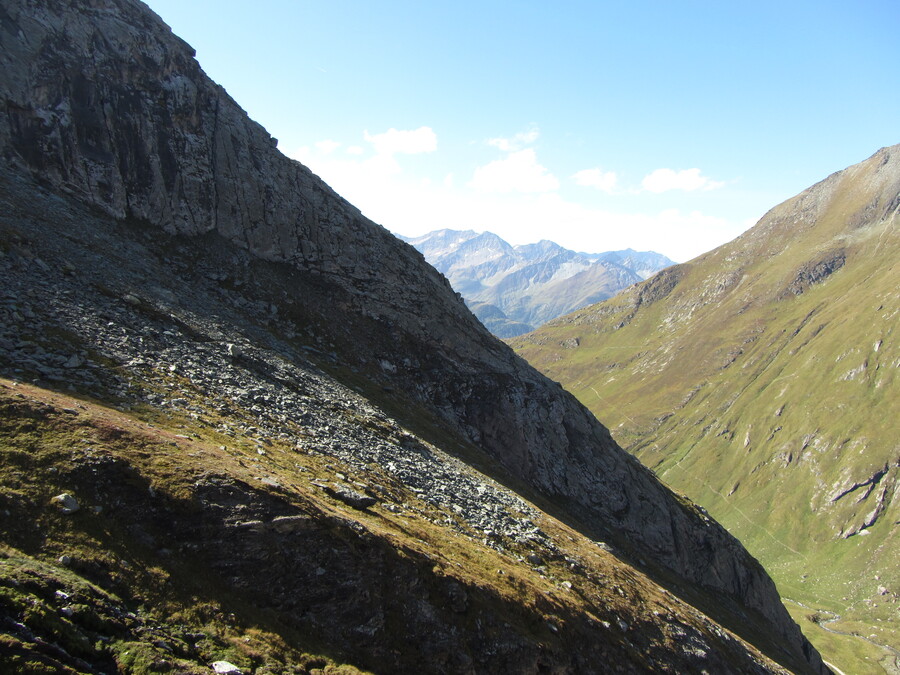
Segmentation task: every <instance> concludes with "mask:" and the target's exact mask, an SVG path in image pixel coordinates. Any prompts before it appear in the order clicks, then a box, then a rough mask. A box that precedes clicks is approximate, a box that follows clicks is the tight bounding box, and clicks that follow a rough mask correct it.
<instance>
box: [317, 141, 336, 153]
mask: <svg viewBox="0 0 900 675" xmlns="http://www.w3.org/2000/svg"><path fill="white" fill-rule="evenodd" d="M315 146H316V150H318V151H320V152H321V153H323V154H325V155H330V154H331V153H332V152H334V151H335V150H337V149H338V148H339V147H341V144H340V143H338V142H337V141H330V140H324V141H319V142H318V143H316V144H315Z"/></svg>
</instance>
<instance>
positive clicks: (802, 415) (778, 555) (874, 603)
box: [512, 145, 900, 673]
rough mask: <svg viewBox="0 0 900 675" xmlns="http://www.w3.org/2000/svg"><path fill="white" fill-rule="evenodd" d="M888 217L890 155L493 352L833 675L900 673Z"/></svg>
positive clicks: (896, 385) (898, 161) (898, 273)
mask: <svg viewBox="0 0 900 675" xmlns="http://www.w3.org/2000/svg"><path fill="white" fill-rule="evenodd" d="M898 214H900V145H895V146H893V147H889V148H885V149H883V150H880V151H879V152H877V153H876V154H875V155H873V156H872V157H870V158H869V159H868V160H866V161H864V162H861V163H860V164H857V165H854V166H852V167H850V168H848V169H845V170H844V171H840V172H838V173H835V174H833V175H831V176H829V177H828V178H826V179H825V180H823V181H821V182H820V183H818V184H816V185H814V186H812V187H810V188H809V189H808V190H806V191H804V192H803V193H801V194H799V195H797V196H796V197H794V198H793V199H790V200H788V201H786V202H784V203H783V204H781V205H779V206H777V207H775V208H773V209H772V210H771V211H770V212H769V213H768V214H766V215H765V216H764V217H763V218H762V219H761V220H760V222H759V223H758V224H757V225H756V226H755V227H753V228H752V229H750V230H748V231H747V232H746V233H745V234H743V235H741V236H740V237H738V238H737V239H735V240H734V241H732V242H730V243H728V244H726V245H724V246H722V247H720V248H718V249H716V250H714V251H711V252H709V253H707V254H705V255H702V256H700V257H698V258H696V259H695V260H692V261H690V262H689V263H686V264H683V265H677V266H674V267H672V268H670V269H667V270H665V271H664V272H661V273H660V274H658V275H656V276H655V277H654V278H652V279H651V280H649V281H647V282H644V283H642V284H639V285H637V286H635V287H633V288H631V289H629V290H628V291H626V292H624V293H621V294H619V295H618V296H616V297H615V298H612V299H611V300H608V301H606V302H604V303H601V304H598V305H595V306H592V307H588V308H584V309H582V310H579V311H577V312H575V313H573V314H571V315H569V316H566V317H561V318H559V319H556V320H554V321H552V322H551V323H549V324H548V325H546V326H544V327H542V328H541V329H539V330H538V331H535V332H534V333H532V334H530V335H527V336H523V337H522V338H519V339H517V340H514V341H512V346H513V347H514V348H515V349H516V350H517V351H518V352H519V353H520V354H521V355H522V356H524V357H525V358H527V359H528V361H529V362H531V363H532V364H533V365H535V366H538V367H539V368H541V369H542V370H543V371H544V372H545V373H546V374H548V375H549V376H550V377H552V378H554V379H556V380H558V381H559V382H561V383H562V384H563V385H564V386H566V387H567V388H568V389H569V390H570V391H572V393H574V394H575V395H576V396H578V397H579V398H580V399H581V401H583V402H584V403H585V404H587V405H588V406H589V407H590V408H591V409H592V410H593V411H594V413H595V414H596V415H597V416H598V417H599V418H600V419H601V420H603V421H604V422H606V423H608V424H609V425H610V428H611V429H612V430H613V434H614V436H615V437H616V440H617V441H618V442H619V443H621V444H622V445H623V447H625V448H626V449H628V450H630V451H631V452H632V453H634V454H635V455H636V456H637V457H638V458H639V459H640V460H641V461H642V462H643V463H644V464H646V465H647V466H649V467H650V468H652V469H653V470H654V471H655V472H656V474H657V475H658V476H659V477H660V478H661V479H662V480H664V481H665V482H666V483H667V484H668V485H671V486H672V487H673V488H674V489H676V490H680V491H683V492H684V493H685V494H686V495H687V496H688V497H690V498H691V499H693V500H695V501H696V502H698V503H699V504H702V505H703V506H704V507H706V508H707V509H708V510H709V512H710V514H712V515H713V516H714V517H715V518H716V519H718V520H720V521H721V522H723V523H725V524H726V526H727V527H728V528H729V529H730V530H731V531H732V532H733V533H734V534H735V535H737V536H738V537H739V538H740V539H741V541H744V542H746V543H747V545H748V548H750V550H751V552H753V553H754V555H756V556H757V557H758V558H759V559H760V561H761V562H762V563H763V564H764V565H765V566H766V568H767V569H769V570H771V571H772V574H773V576H774V577H775V580H776V582H777V584H778V587H779V589H780V590H781V592H782V594H783V597H789V598H792V599H794V600H796V601H797V602H796V603H794V604H793V605H792V606H793V607H794V608H795V611H796V613H797V615H799V616H801V617H802V618H803V619H807V618H810V617H811V619H810V620H811V621H812V623H805V625H806V627H807V628H808V629H809V630H810V633H809V635H810V638H811V639H812V640H813V642H814V643H818V645H819V647H820V648H821V649H822V651H823V654H824V655H825V658H827V659H828V660H829V661H831V662H833V663H836V664H838V665H839V666H840V667H841V669H842V670H843V671H844V672H847V673H850V672H854V673H863V672H866V673H882V672H887V673H897V672H900V651H898V649H897V647H898V646H900V614H898V611H897V608H898V607H900V565H898V564H897V561H898V560H900V442H898V430H900V426H898V420H900V342H898V335H900V267H898V262H900V229H898V221H900V217H898ZM799 603H803V604H802V605H801V604H799ZM810 608H815V609H816V610H818V611H816V612H814V611H813V610H812V609H810ZM823 619H825V620H824V621H823ZM826 631H827V632H826ZM835 632H838V633H839V634H840V633H841V632H842V634H843V635H844V636H847V635H850V634H857V635H862V636H866V637H865V638H864V640H860V639H858V638H852V637H847V638H844V637H842V638H840V639H838V638H836V636H835ZM875 645H882V646H883V648H882V649H879V648H877V647H875ZM866 659H868V660H866ZM877 661H880V662H881V665H882V667H883V670H882V669H879V668H878V666H877V665H875V663H876V662H877Z"/></svg>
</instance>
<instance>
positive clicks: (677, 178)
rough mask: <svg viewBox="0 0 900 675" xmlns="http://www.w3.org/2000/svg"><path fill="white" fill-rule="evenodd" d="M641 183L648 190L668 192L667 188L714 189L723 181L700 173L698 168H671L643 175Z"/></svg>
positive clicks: (686, 189)
mask: <svg viewBox="0 0 900 675" xmlns="http://www.w3.org/2000/svg"><path fill="white" fill-rule="evenodd" d="M641 185H642V186H643V187H644V189H645V190H647V191H649V192H668V191H669V190H684V191H686V192H693V191H695V190H715V189H716V188H720V187H722V186H723V185H724V183H721V182H718V181H714V180H712V179H711V178H708V177H706V176H701V175H700V169H684V170H682V171H674V170H672V169H656V171H653V172H652V173H650V174H648V175H647V176H645V177H644V180H643V181H642V182H641Z"/></svg>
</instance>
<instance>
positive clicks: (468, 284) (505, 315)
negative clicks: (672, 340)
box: [403, 229, 674, 338]
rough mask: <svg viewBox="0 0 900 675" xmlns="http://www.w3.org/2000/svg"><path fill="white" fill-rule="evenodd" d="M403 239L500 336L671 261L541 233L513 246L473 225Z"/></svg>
mask: <svg viewBox="0 0 900 675" xmlns="http://www.w3.org/2000/svg"><path fill="white" fill-rule="evenodd" d="M403 239H404V241H407V242H409V243H410V244H412V245H413V246H415V247H416V249H418V250H419V251H421V252H422V254H423V255H424V256H425V259H426V260H427V261H428V262H429V263H431V264H432V265H433V266H434V267H435V269H437V270H438V271H439V272H441V273H442V274H444V275H445V276H446V277H447V279H448V280H449V281H450V283H451V285H452V286H453V288H454V289H456V290H457V291H459V293H460V295H462V296H463V298H464V299H465V301H466V303H467V304H468V305H469V308H470V309H471V310H472V312H473V313H474V314H475V316H477V317H478V318H479V319H480V320H481V322H482V323H484V325H485V326H486V327H487V328H488V329H489V330H490V331H491V332H492V333H493V334H494V335H497V336H498V337H501V338H509V337H514V336H516V335H521V334H523V333H527V332H529V331H532V330H534V328H535V327H537V326H539V325H541V324H543V323H546V322H547V321H549V320H551V319H555V318H556V317H558V316H560V315H562V314H568V313H569V312H572V311H574V310H576V309H580V308H581V307H584V306H585V305H590V304H593V303H595V302H600V301H601V300H605V299H607V298H609V297H612V296H613V295H615V294H616V293H618V292H619V291H621V290H623V289H624V288H627V287H628V286H630V285H632V284H635V283H638V282H639V281H641V280H643V279H646V278H647V277H649V276H652V275H653V274H655V273H656V272H658V271H659V270H661V269H663V268H665V267H668V266H669V265H673V264H674V262H673V261H671V260H669V259H668V258H666V257H665V256H663V255H661V254H659V253H654V252H653V251H634V250H632V249H626V250H623V251H607V252H605V253H577V252H575V251H571V250H569V249H566V248H563V247H562V246H560V245H559V244H556V243H554V242H552V241H547V240H544V241H540V242H537V243H534V244H522V245H517V246H513V245H512V244H510V243H508V242H506V241H504V240H503V239H501V238H500V237H499V236H497V235H496V234H494V233H492V232H481V233H478V232H474V231H472V230H448V229H444V230H436V231H434V232H429V233H428V234H424V235H422V236H419V237H404V238H403Z"/></svg>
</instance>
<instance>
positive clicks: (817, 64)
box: [148, 0, 900, 261]
mask: <svg viewBox="0 0 900 675" xmlns="http://www.w3.org/2000/svg"><path fill="white" fill-rule="evenodd" d="M148 4H149V5H150V7H151V8H153V9H154V10H155V11H156V12H157V13H158V14H159V15H160V16H161V17H162V18H163V19H164V20H165V21H166V22H167V23H168V24H169V25H170V26H172V28H173V30H174V31H175V33H176V34H178V35H179V36H181V37H182V38H184V39H185V40H186V41H187V42H188V43H190V44H191V45H192V46H193V47H194V48H195V49H196V50H197V59H198V61H199V62H200V64H201V66H202V67H203V69H204V70H205V71H206V72H207V74H209V75H210V77H212V78H213V79H214V80H216V81H217V82H218V83H219V84H221V85H223V86H224V87H225V88H226V89H227V90H228V92H229V94H231V95H232V96H233V97H234V98H235V99H236V100H237V102H238V103H239V104H240V105H241V106H242V107H243V108H244V109H245V110H246V111H247V112H248V113H249V114H250V116H251V117H253V118H254V119H255V120H256V121H258V122H260V123H261V124H262V125H263V126H265V127H266V128H267V129H268V130H269V132H270V133H271V134H272V135H273V136H275V137H276V138H278V139H279V146H278V147H279V149H280V150H281V151H282V152H283V153H285V154H286V155H288V156H290V157H293V158H295V159H299V160H300V161H302V162H303V163H304V164H306V165H308V166H309V167H310V168H311V169H312V170H313V171H315V172H316V173H317V174H319V175H320V176H321V177H322V178H324V179H325V180H326V182H328V183H329V184H330V185H331V186H332V187H333V188H334V189H336V190H337V191H338V192H339V193H341V194H342V195H343V196H344V197H346V198H347V199H348V200H350V201H351V202H352V203H354V204H355V205H356V206H358V207H359V208H360V209H361V210H362V211H363V213H365V214H366V215H367V216H369V217H370V218H372V219H373V220H375V221H376V222H378V223H381V224H382V225H384V226H385V227H387V228H388V229H390V230H392V231H394V232H397V233H400V234H405V235H410V236H414V235H418V234H423V233H425V232H428V231H430V230H434V229H438V228H443V227H450V228H455V229H474V230H478V231H482V230H490V231H492V232H496V233H497V234H499V235H500V236H502V237H504V238H505V239H507V240H508V241H510V242H512V243H529V242H534V241H538V240H540V239H551V240H553V241H556V242H558V243H560V244H562V245H564V246H566V247H568V248H573V249H576V250H580V251H586V252H600V251H606V250H613V249H620V248H627V247H631V248H636V249H639V250H648V249H652V250H656V251H659V252H661V253H664V254H666V255H668V256H670V257H671V258H673V259H675V260H678V261H683V260H687V259H689V258H691V257H693V256H695V255H699V254H700V253H703V252H705V251H707V250H710V249H712V248H714V247H715V246H718V245H719V244H722V243H724V242H726V241H728V240H730V239H733V238H734V237H735V236H737V235H738V234H740V233H741V232H742V231H743V230H745V229H746V228H747V227H749V226H750V225H752V224H753V223H754V222H755V221H756V220H757V219H758V218H760V217H761V216H762V215H763V214H764V213H765V211H767V210H768V209H769V208H771V207H773V206H775V205H776V204H777V203H779V202H781V201H783V200H784V199H787V198H789V197H791V196H793V195H794V194H796V193H798V192H800V191H801V190H803V189H805V188H806V187H808V186H809V185H812V184H813V183H815V182H817V181H819V180H821V179H823V178H825V177H826V176H827V175H828V174H830V173H832V172H834V171H837V170H840V169H842V168H844V167H846V166H849V165H850V164H854V163H856V162H859V161H861V160H863V159H865V158H866V157H868V156H869V155H871V154H872V153H874V152H875V151H876V150H878V148H880V147H882V146H885V145H892V144H895V143H900V39H897V32H896V29H897V26H898V25H900V3H897V2H896V0H855V1H853V2H847V1H844V2H832V1H830V0H824V1H819V2H815V3H813V2H805V1H796V2H792V1H791V0H781V1H780V2H769V1H768V0H761V1H757V2H752V3H750V2H742V3H733V2H722V1H721V0H720V1H718V2H714V1H712V0H710V1H704V2H700V1H691V0H684V1H681V2H671V1H662V0H660V1H659V2H648V1H641V0H637V1H634V2H599V1H597V2H566V1H564V0H561V1H559V2H554V3H551V2H547V1H546V0H544V1H540V2H539V1H537V0H519V1H517V2H512V1H505V2H500V1H495V2H491V1H489V0H482V1H480V2H469V1H468V0H457V1H455V2H434V1H430V0H420V1H418V2H413V1H405V0H404V1H383V2H373V1H372V0H368V1H367V2H358V1H356V0H330V1H328V2H323V1H321V0H317V1H316V2H307V1H305V0H257V2H246V0H243V1H241V2H237V1H234V0H215V1H212V0H190V1H189V2H188V1H185V0H150V2H148Z"/></svg>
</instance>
